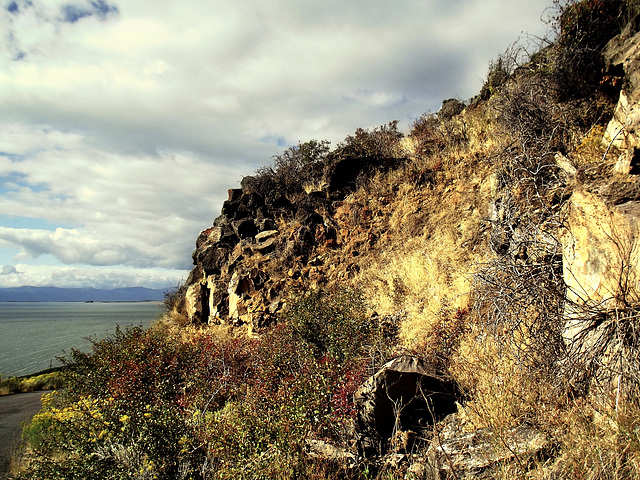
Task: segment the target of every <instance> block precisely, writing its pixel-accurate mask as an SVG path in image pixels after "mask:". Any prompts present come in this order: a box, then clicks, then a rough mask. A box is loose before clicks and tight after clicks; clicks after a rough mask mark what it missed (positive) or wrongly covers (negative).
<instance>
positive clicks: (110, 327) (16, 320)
mask: <svg viewBox="0 0 640 480" xmlns="http://www.w3.org/2000/svg"><path fill="white" fill-rule="evenodd" d="M160 314H161V303H160V302H132V303H129V302H114V303H98V302H96V303H75V302H30V303H20V302H15V303H14V302H0V373H3V374H5V375H16V376H19V375H27V374H30V373H35V372H39V371H41V370H44V369H47V368H49V367H51V366H57V365H60V362H58V361H57V360H56V357H58V356H61V355H63V354H64V353H65V352H69V351H70V350H71V349H72V348H75V349H78V350H84V351H89V350H90V348H91V342H90V341H89V340H88V339H94V340H96V339H97V340H100V339H102V338H105V337H107V336H109V335H110V334H112V333H114V332H115V329H116V326H117V325H120V327H121V328H122V329H124V328H125V327H126V326H128V325H142V326H143V327H148V326H149V325H150V324H151V323H152V322H153V321H154V320H155V319H157V318H158V316H159V315H160Z"/></svg>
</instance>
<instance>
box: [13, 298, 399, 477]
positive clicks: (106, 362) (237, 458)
mask: <svg viewBox="0 0 640 480" xmlns="http://www.w3.org/2000/svg"><path fill="white" fill-rule="evenodd" d="M288 311H289V316H288V317H287V319H288V320H290V321H291V324H286V323H280V324H279V325H277V326H276V327H274V328H273V329H271V330H270V331H268V332H266V333H264V334H263V336H262V337H261V338H254V339H250V338H219V337H215V336H213V334H208V333H206V332H196V333H193V332H192V333H190V334H185V333H184V332H179V331H177V330H173V331H172V330H170V329H167V328H165V329H163V330H162V331H161V330H159V329H158V330H148V331H144V330H142V329H140V328H130V329H127V330H126V331H121V330H119V329H118V330H116V332H115V334H114V335H112V336H111V337H110V338H108V339H105V340H101V341H98V342H95V343H94V345H93V348H92V351H91V353H83V352H80V351H76V350H73V351H72V352H71V354H70V355H69V357H68V358H67V359H66V361H65V371H64V373H65V376H66V378H67V386H66V388H65V390H64V391H62V392H56V393H52V394H49V395H47V396H46V397H45V401H44V405H43V408H42V410H41V411H40V412H39V413H38V414H37V415H36V416H35V417H34V418H33V421H32V422H31V423H30V425H29V426H27V427H26V429H25V432H24V438H25V441H26V442H27V443H28V444H29V446H30V447H31V451H32V454H31V457H30V458H29V459H28V461H27V462H26V464H27V465H28V466H27V467H26V468H25V469H24V471H23V472H22V473H21V474H19V475H18V476H17V477H16V478H18V479H27V478H28V479H32V480H39V479H45V478H46V479H50V478H78V479H80V478H113V479H120V478H122V479H124V478H138V479H142V478H145V479H146V478H158V479H174V478H193V479H205V478H206V479H218V478H220V479H222V478H251V479H256V478H265V479H267V478H302V477H309V475H311V474H316V473H317V471H320V470H322V471H325V470H326V466H323V465H319V464H317V463H314V461H313V460H311V459H310V458H309V457H308V456H307V454H306V453H305V444H306V441H307V439H309V438H325V439H330V440H331V441H332V442H336V443H340V444H343V445H344V444H346V443H347V440H348V437H347V435H346V432H348V431H350V429H351V425H352V424H353V418H354V417H353V416H354V411H353V403H352V396H353V392H354V391H355V389H356V388H357V387H358V386H359V385H360V384H361V383H362V382H363V381H364V377H365V375H366V374H367V365H368V363H367V362H369V361H370V360H369V359H368V358H365V356H366V355H365V353H366V352H367V349H368V348H369V345H371V344H374V343H375V342H376V339H375V335H376V329H375V325H374V324H373V323H371V322H369V321H367V320H366V316H365V312H364V306H363V301H362V298H361V297H360V296H359V295H358V294H357V293H355V292H353V291H339V292H330V293H322V294H317V295H313V296H311V297H305V298H304V299H302V300H301V301H300V302H299V305H295V302H294V305H292V307H291V308H290V309H289V310H288ZM293 312H298V314H299V315H300V317H299V318H298V320H295V321H294V313H293ZM312 312H315V313H316V314H317V317H316V318H317V320H316V321H315V322H316V323H317V325H315V326H314V321H313V320H312V318H311V317H312V315H311V313H312ZM312 332H317V333H319V335H320V337H314V336H313V335H312ZM384 360H386V359H385V358H381V359H380V361H381V362H382V361H384ZM335 468H337V469H338V470H339V469H340V467H339V466H337V467H335Z"/></svg>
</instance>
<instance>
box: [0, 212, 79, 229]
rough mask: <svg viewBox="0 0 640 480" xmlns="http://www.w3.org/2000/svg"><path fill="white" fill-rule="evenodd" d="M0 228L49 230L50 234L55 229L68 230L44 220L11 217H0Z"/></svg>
mask: <svg viewBox="0 0 640 480" xmlns="http://www.w3.org/2000/svg"><path fill="white" fill-rule="evenodd" d="M0 227H5V228H26V229H29V230H49V231H52V232H53V231H55V229H56V228H68V227H64V226H62V225H54V224H52V223H50V222H48V221H47V220H45V219H44V218H33V217H14V216H11V215H0Z"/></svg>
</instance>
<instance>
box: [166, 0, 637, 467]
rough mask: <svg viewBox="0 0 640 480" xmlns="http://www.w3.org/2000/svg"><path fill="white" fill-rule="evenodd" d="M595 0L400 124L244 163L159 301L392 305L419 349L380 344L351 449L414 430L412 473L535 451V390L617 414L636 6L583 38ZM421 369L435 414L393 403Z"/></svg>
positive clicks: (633, 315)
mask: <svg viewBox="0 0 640 480" xmlns="http://www.w3.org/2000/svg"><path fill="white" fill-rule="evenodd" d="M601 3H602V2H578V3H577V4H576V6H575V7H576V8H575V9H572V8H568V9H567V10H566V12H565V15H566V16H565V17H563V21H565V20H566V24H565V25H564V26H563V28H564V27H566V31H564V30H563V33H562V35H569V34H573V35H575V36H576V37H579V39H578V40H575V38H574V39H573V40H571V39H569V40H566V39H563V38H561V39H560V40H559V42H558V44H555V45H551V46H549V47H548V48H546V49H543V50H542V51H541V52H539V53H538V54H537V55H536V56H534V57H533V58H532V59H531V61H530V62H529V63H527V64H526V65H521V66H520V67H519V68H517V69H515V70H514V71H510V72H507V71H504V72H497V73H499V74H500V75H492V74H490V79H489V80H488V86H487V88H485V89H483V94H482V95H481V97H480V98H478V99H476V100H474V101H472V102H470V104H468V105H464V104H462V103H461V102H459V101H456V100H447V101H445V102H443V106H442V109H441V111H440V112H438V114H436V115H425V116H423V117H421V118H420V119H418V120H417V121H416V123H415V124H414V125H413V127H412V130H411V132H409V133H408V135H406V136H403V135H400V134H398V132H397V131H395V130H394V129H390V128H387V129H385V128H383V129H379V130H374V131H372V132H369V131H362V130H359V131H358V132H356V135H355V136H353V137H348V139H347V141H346V142H345V144H342V145H340V146H339V147H338V148H337V149H336V150H334V151H333V152H331V153H328V154H327V155H321V156H319V157H318V156H314V157H313V158H311V159H309V158H306V157H305V158H303V159H302V161H301V162H299V160H300V158H298V155H299V152H302V151H303V150H304V148H302V147H303V145H300V146H299V147H300V148H298V149H294V150H290V151H288V155H289V156H285V160H287V162H289V163H286V162H284V164H283V163H282V158H281V159H280V160H281V165H280V167H283V165H284V167H287V168H289V173H287V175H288V176H287V175H285V177H286V178H288V180H287V181H285V182H284V183H283V181H281V180H278V175H280V176H282V175H284V173H286V172H284V173H283V171H275V172H274V171H273V170H262V171H261V172H259V173H258V174H256V175H255V176H253V177H247V178H245V179H243V181H242V188H240V189H233V190H229V197H228V200H227V201H226V202H225V203H224V205H223V207H222V212H221V215H220V216H219V217H218V218H217V219H216V220H215V221H214V223H213V226H211V227H210V228H207V229H206V230H204V231H203V232H202V233H201V234H200V235H199V237H198V239H197V241H196V249H195V251H194V253H193V261H194V265H195V266H194V269H193V271H192V272H191V275H190V276H189V279H188V280H187V282H186V284H185V286H184V287H183V289H182V292H181V293H182V295H181V296H180V301H179V302H177V303H176V304H175V308H174V312H173V317H174V318H175V319H177V320H178V321H179V322H183V323H192V324H197V325H205V324H223V325H229V326H235V327H241V326H242V327H246V328H247V329H248V331H249V333H253V332H258V333H259V332H260V331H261V330H262V329H265V328H267V327H269V326H270V325H272V324H273V323H275V322H277V321H278V318H279V315H280V313H281V312H282V311H283V309H284V308H285V307H286V304H287V302H288V301H290V300H291V298H292V297H295V296H299V295H301V294H303V293H304V292H305V291H307V290H309V289H329V288H330V287H332V286H334V285H356V286H358V287H359V288H360V289H361V290H362V291H363V292H364V294H365V297H366V298H367V300H368V303H369V307H370V309H371V312H370V313H371V315H372V316H373V315H376V314H378V316H377V317H376V318H380V317H386V318H387V319H389V322H388V324H387V326H389V327H390V328H389V330H390V331H392V332H393V334H391V335H385V336H384V341H385V342H391V341H394V340H398V341H399V343H400V345H401V347H402V348H403V349H404V350H403V351H407V350H409V351H411V352H412V353H414V354H417V355H419V357H420V358H419V359H417V357H415V356H414V357H405V359H407V358H408V359H409V360H407V362H408V363H410V364H411V363H412V362H414V361H415V362H418V363H420V365H422V364H423V363H424V365H426V366H428V368H427V367H424V368H423V367H420V368H419V369H418V368H414V367H415V366H411V368H408V369H405V370H403V369H400V368H399V366H398V365H395V364H394V363H393V362H394V361H395V360H394V361H392V362H391V363H389V364H387V365H386V366H385V367H384V368H383V369H382V370H381V371H379V372H378V374H376V375H375V376H373V377H372V378H371V379H370V380H369V382H367V383H366V384H365V385H364V386H363V387H362V388H361V389H360V390H359V391H358V392H359V393H357V394H356V407H357V409H358V415H357V423H358V425H357V427H358V430H359V433H360V447H361V450H363V451H366V450H371V451H373V450H375V451H377V452H378V453H380V452H396V453H397V452H404V453H403V455H408V456H410V455H413V454H412V453H411V451H413V450H412V449H413V445H422V447H420V448H423V447H424V448H423V450H424V452H427V453H425V455H426V457H425V458H423V459H422V460H420V461H416V463H414V466H416V468H415V469H414V473H415V472H418V471H420V469H421V468H423V467H424V468H423V470H424V469H427V465H431V467H433V468H435V469H436V470H437V472H436V473H433V472H432V473H431V474H427V472H426V470H425V471H423V472H422V473H420V475H423V476H424V478H440V477H439V475H440V476H444V477H446V476H447V475H452V473H451V472H457V473H456V476H457V475H458V474H460V478H462V476H464V475H466V474H469V475H471V474H473V475H475V474H482V475H484V474H485V473H486V474H487V476H490V475H489V473H487V472H490V471H491V469H492V468H493V467H495V466H496V465H501V466H505V465H507V464H508V463H514V464H515V463H519V464H520V466H521V467H522V465H524V464H527V465H528V460H527V461H522V460H520V459H519V458H520V457H522V458H531V457H532V456H533V455H547V454H548V453H549V452H551V450H552V448H551V446H550V445H551V442H550V439H549V438H548V436H547V435H546V433H547V431H545V433H543V432H542V431H538V430H536V429H535V428H533V427H532V426H531V424H536V422H538V423H539V424H541V425H547V427H548V428H547V430H548V431H552V430H553V431H559V430H558V429H556V430H554V428H555V427H551V425H552V424H553V422H554V421H555V420H548V419H541V418H539V417H537V416H536V415H537V413H536V409H538V408H539V406H540V405H542V404H544V405H545V407H544V408H549V409H551V410H553V409H557V408H560V407H558V404H559V403H560V402H561V401H566V402H567V404H570V403H571V402H573V401H574V400H575V399H576V398H587V399H588V401H589V402H592V403H593V405H592V407H590V408H591V410H590V412H591V413H592V414H593V418H594V419H596V418H605V417H606V416H609V417H612V416H613V414H612V412H615V416H616V418H617V415H618V412H619V407H620V405H622V404H624V400H625V398H626V399H627V400H628V405H632V404H633V401H634V400H633V399H634V398H637V392H638V379H637V371H638V368H640V355H639V352H640V340H638V339H639V338H640V326H638V322H637V319H638V318H639V312H640V240H639V238H640V154H639V153H638V152H639V151H640V33H639V32H638V30H639V29H638V27H637V25H638V24H640V22H639V21H638V20H637V19H636V20H633V21H631V22H630V23H629V25H628V26H627V28H625V29H624V31H622V33H621V34H620V35H615V36H613V38H610V37H607V36H606V35H604V36H602V38H604V39H605V40H608V41H605V42H604V43H602V42H600V40H599V42H600V43H602V44H600V43H597V44H596V43H590V41H589V40H587V41H586V46H585V44H581V43H580V42H582V41H583V40H582V39H584V33H583V32H582V31H581V30H579V28H583V27H576V25H577V26H580V25H582V24H583V21H584V19H582V18H580V15H583V14H584V13H585V12H587V13H588V14H589V15H590V14H591V13H590V12H591V11H590V10H589V9H591V8H594V5H595V6H596V7H597V6H599V5H601ZM605 3H606V2H605ZM614 10H615V9H614ZM614 13H616V12H615V11H614ZM572 16H575V17H576V18H577V20H576V18H574V17H572ZM594 18H596V20H594ZM598 18H599V17H597V16H596V17H590V20H589V21H591V22H595V23H596V24H597V23H598V21H599V20H597V19H598ZM639 18H640V17H639ZM574 20H575V21H574ZM578 20H579V21H578ZM574 27H575V28H578V30H577V31H573V30H572V28H574ZM619 31H620V30H619V29H617V32H619ZM566 32H569V33H566ZM571 32H573V33H571ZM605 37H606V38H605ZM563 42H565V44H564V45H563ZM605 44H606V47H605V48H604V49H603V50H602V56H601V57H600V56H597V58H595V59H594V58H590V60H589V61H590V62H591V63H590V64H591V65H601V66H602V67H603V69H602V70H597V71H596V72H595V73H594V72H591V73H590V74H589V75H590V77H589V79H588V82H591V83H590V84H589V85H587V84H586V83H585V82H587V80H585V79H583V78H578V79H576V78H573V81H574V83H573V85H574V90H573V91H572V90H571V89H570V88H569V85H570V83H567V82H565V80H567V79H568V80H572V77H571V76H572V75H574V76H575V74H574V73H572V72H573V70H572V64H571V63H565V64H558V62H568V60H567V59H568V58H569V59H571V58H574V57H573V55H574V54H575V52H576V51H579V52H582V53H581V54H585V55H586V54H590V55H591V54H592V53H589V52H593V51H595V46H597V49H601V48H602V47H603V46H604V45H605ZM563 48H564V49H565V50H563ZM580 48H582V50H580ZM584 52H587V53H584ZM587 63H588V62H587ZM549 72H552V73H551V74H550V73H549ZM553 72H555V73H553ZM558 72H560V73H558ZM494 73H495V72H494ZM556 74H557V76H554V75H556ZM496 78H499V79H500V81H499V82H498V81H496V82H493V80H491V79H494V80H495V79H496ZM490 80H491V81H490ZM558 82H563V83H562V85H559V84H558ZM576 85H577V86H579V87H580V88H577V87H575V86H576ZM583 87H584V90H581V88H583ZM316 146H317V144H316ZM291 160H296V162H298V163H295V162H293V163H291ZM292 165H293V167H292ZM294 167H295V168H294ZM291 169H292V170H291ZM291 172H293V173H291ZM383 323H384V322H383ZM396 333H398V335H397V338H396ZM412 365H413V364H412ZM403 368H404V367H403ZM431 369H434V370H433V371H434V372H435V371H436V370H437V372H438V374H437V375H435V374H433V375H431V373H429V372H430V371H431ZM418 370H420V371H418ZM427 370H429V372H427ZM390 372H391V373H390ZM418 374H419V375H418ZM423 377H424V378H423ZM409 378H411V379H412V380H410V381H409V380H408V379H409ZM400 379H402V380H400ZM449 381H451V382H452V383H451V384H449V383H448V382H449ZM439 382H440V383H439ZM425 385H428V388H427V386H425ZM454 386H455V388H453V387H454ZM405 387H406V388H408V390H407V391H406V392H405V391H404V390H402V389H403V388H405ZM449 387H451V388H449ZM458 387H460V388H461V389H462V390H463V391H464V392H465V394H467V398H465V399H464V400H465V401H466V404H465V406H464V407H461V406H460V405H459V404H458V403H456V402H457V401H462V400H463V398H462V397H460V396H458V394H457V393H458ZM363 389H364V390H363ZM425 389H426V390H429V391H430V392H431V393H434V392H439V394H441V396H442V398H444V397H446V402H445V401H444V400H442V401H441V402H439V403H440V404H441V405H440V406H444V407H443V408H442V410H441V411H440V412H439V413H442V415H439V414H438V415H434V411H433V410H431V419H430V420H429V419H427V421H426V423H425V418H427V415H425V414H422V413H421V414H419V413H416V412H418V411H424V410H425V409H427V407H429V408H432V407H433V405H432V404H429V402H427V401H426V400H425V404H424V405H423V404H422V403H420V402H414V407H413V409H412V408H408V409H407V410H406V412H405V413H406V415H405V417H403V416H402V414H400V413H398V412H394V411H393V409H394V408H395V407H396V406H397V405H400V404H403V405H404V406H405V407H406V406H407V405H409V404H410V403H411V402H412V401H413V400H407V399H408V398H411V399H415V398H417V395H418V393H417V392H418V391H420V392H421V394H422V395H423V397H424V390H425ZM396 390H398V391H396ZM449 390H451V391H453V390H455V391H456V395H449V394H450V393H451V392H449ZM398 392H399V393H398ZM407 392H408V393H407ZM447 392H449V393H447ZM445 394H446V395H445ZM393 395H396V396H395V397H394V396H393ZM438 398H440V397H438ZM514 398H516V399H517V401H516V402H514ZM560 399H562V400H560ZM612 399H613V400H612ZM387 400H389V401H387ZM581 401H582V400H581ZM586 401H587V400H585V402H586ZM516 403H517V405H515V404H516ZM425 405H426V406H425ZM469 405H470V407H469ZM583 407H584V404H579V405H578V406H577V407H576V409H577V410H580V411H582V410H583ZM456 410H457V411H456ZM454 411H456V413H455V414H454V415H453V416H449V417H447V420H446V421H445V422H440V420H441V418H442V417H443V416H444V415H445V414H449V413H451V412H454ZM478 412H480V413H478ZM414 414H415V416H416V418H417V421H414V420H415V419H414V418H413V416H414ZM409 417H411V418H409ZM418 417H419V418H418ZM609 417H607V418H609ZM531 418H533V421H532V422H529V421H528V419H531ZM523 419H527V422H525V423H523ZM421 421H422V422H423V423H420V422H421ZM438 422H440V423H438ZM434 423H435V424H438V425H439V426H438V425H434ZM478 424H482V425H483V427H482V428H480V429H478ZM594 424H595V420H594ZM381 425H382V426H384V428H379V427H380V426H381ZM403 425H404V426H403ZM443 425H444V427H443ZM553 425H556V424H553ZM634 425H635V424H634ZM441 427H443V429H441V430H438V429H439V428H441ZM565 427H566V426H563V427H562V428H565ZM567 428H568V427H567ZM571 428H573V427H571ZM616 428H617V427H616ZM634 428H635V427H634ZM383 430H384V431H383ZM498 430H499V431H500V432H502V433H503V434H505V436H504V437H503V438H502V439H501V440H502V441H501V443H500V447H499V448H498V449H496V448H494V447H495V445H494V444H492V440H491V438H492V437H493V436H494V435H495V434H496V432H497V431H498ZM567 431H569V430H567ZM617 431H618V430H616V432H617ZM436 433H437V435H435V434H436ZM416 435H417V436H418V437H420V442H422V443H420V442H418V443H415V442H414V441H413V440H415V438H413V437H416ZM432 435H433V436H432ZM568 435H569V434H568ZM590 435H591V434H589V435H587V437H589V436H590ZM616 435H617V433H616ZM401 438H405V439H407V438H413V440H411V441H408V443H407V442H404V443H403V442H402V441H400V440H399V439H401ZM436 440H437V442H436ZM314 441H315V440H314ZM563 441H565V442H566V438H565V439H564V440H563ZM394 442H395V443H403V445H404V446H402V447H401V448H400V447H398V448H396V447H397V446H394ZM408 444H411V445H412V447H410V448H408V447H407V445H408ZM314 445H316V447H318V445H319V444H318V443H317V442H316V443H315V444H314ZM518 445H519V446H518ZM316 447H314V448H316ZM322 447H323V448H325V447H326V448H328V449H329V450H330V451H331V452H333V453H331V455H333V457H332V458H333V460H335V459H336V458H343V459H345V458H355V457H354V453H353V452H346V451H345V452H342V453H340V451H339V449H338V450H336V449H335V448H334V447H331V448H329V447H327V445H324V444H323V445H322ZM505 447H506V449H505ZM520 447H522V448H520ZM318 448H319V447H318ZM326 448H325V449H326ZM416 448H417V447H416ZM312 450H313V449H312ZM316 450H317V448H316ZM472 450H473V451H475V452H477V455H476V454H472V455H469V452H471V451H472ZM314 452H315V453H314V455H316V454H317V455H324V454H322V453H319V452H317V451H315V450H314ZM336 452H337V453H336ZM424 452H423V453H424ZM554 454H555V453H554ZM327 455H328V456H327ZM331 455H329V454H326V455H325V458H330V457H331ZM414 457H415V455H414ZM423 457H424V455H423ZM393 459H396V460H397V458H396V457H393V458H392V461H394V462H395V461H396V460H393ZM452 459H455V464H456V466H455V469H454V468H453V466H452V464H451V461H452ZM414 460H415V458H414ZM414 460H412V461H414ZM421 462H423V463H422V465H423V467H420V463H421ZM434 465H435V467H434ZM412 468H413V466H412ZM527 468H528V467H527ZM427 470H428V469H427ZM559 471H560V470H559ZM429 475H432V477H430V476H429ZM560 476H561V475H560ZM560 476H559V477H560ZM559 477H558V478H559ZM487 478H488V477H487ZM545 478H546V477H545Z"/></svg>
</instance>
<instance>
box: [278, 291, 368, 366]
mask: <svg viewBox="0 0 640 480" xmlns="http://www.w3.org/2000/svg"><path fill="white" fill-rule="evenodd" d="M284 321H285V322H287V324H288V325H289V326H290V327H291V329H292V331H293V333H294V335H296V336H297V337H298V338H300V339H302V340H303V341H304V342H306V343H308V344H309V345H311V346H312V347H313V348H314V351H315V354H316V356H317V357H320V356H322V355H326V354H328V355H331V356H333V357H335V358H337V359H338V360H346V359H355V358H359V357H362V356H363V355H366V353H367V349H368V347H371V346H372V342H373V341H374V337H375V336H376V334H377V333H378V326H377V324H376V323H375V321H373V320H371V318H370V317H368V316H367V312H366V306H365V302H364V299H363V297H362V295H361V293H360V292H358V291H356V290H351V289H343V290H335V291H332V292H323V291H315V292H309V293H308V294H307V295H305V296H304V297H302V298H301V299H299V300H298V301H295V302H293V303H292V304H291V305H289V306H288V307H287V309H286V310H285V312H284Z"/></svg>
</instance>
